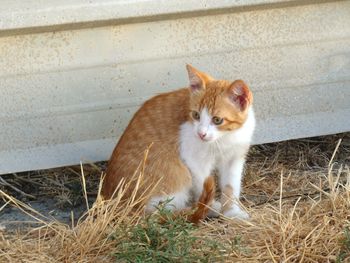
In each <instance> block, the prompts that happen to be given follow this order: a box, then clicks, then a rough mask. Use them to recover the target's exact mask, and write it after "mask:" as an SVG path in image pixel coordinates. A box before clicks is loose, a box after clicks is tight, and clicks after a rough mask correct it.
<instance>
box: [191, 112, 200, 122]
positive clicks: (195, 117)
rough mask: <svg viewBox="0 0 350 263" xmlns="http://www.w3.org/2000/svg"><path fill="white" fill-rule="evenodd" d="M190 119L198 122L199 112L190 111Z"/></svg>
mask: <svg viewBox="0 0 350 263" xmlns="http://www.w3.org/2000/svg"><path fill="white" fill-rule="evenodd" d="M192 118H193V119H194V120H197V121H198V120H199V119H200V115H199V112H198V111H192Z"/></svg>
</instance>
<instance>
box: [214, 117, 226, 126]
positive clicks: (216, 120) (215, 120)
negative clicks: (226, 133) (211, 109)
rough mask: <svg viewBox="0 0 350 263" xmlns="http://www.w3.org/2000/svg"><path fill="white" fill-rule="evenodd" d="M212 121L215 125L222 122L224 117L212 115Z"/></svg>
mask: <svg viewBox="0 0 350 263" xmlns="http://www.w3.org/2000/svg"><path fill="white" fill-rule="evenodd" d="M212 121H213V123H214V124H215V125H220V124H222V123H223V121H224V119H223V118H220V117H217V116H214V117H213V119H212Z"/></svg>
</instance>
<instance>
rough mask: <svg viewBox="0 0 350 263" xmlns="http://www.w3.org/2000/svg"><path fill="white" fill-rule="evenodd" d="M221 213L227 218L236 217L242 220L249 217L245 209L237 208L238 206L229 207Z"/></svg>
mask: <svg viewBox="0 0 350 263" xmlns="http://www.w3.org/2000/svg"><path fill="white" fill-rule="evenodd" d="M223 214H224V216H226V217H228V218H237V219H243V220H247V219H249V214H248V213H247V212H246V211H244V210H242V209H241V208H239V207H238V206H234V207H231V208H230V209H229V210H227V211H225V212H224V213H223Z"/></svg>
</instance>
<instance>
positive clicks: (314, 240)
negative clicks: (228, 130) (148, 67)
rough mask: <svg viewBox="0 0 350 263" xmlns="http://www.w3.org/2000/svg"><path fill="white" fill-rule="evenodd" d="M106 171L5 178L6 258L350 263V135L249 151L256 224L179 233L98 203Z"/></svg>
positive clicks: (210, 224)
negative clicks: (198, 254)
mask: <svg viewBox="0 0 350 263" xmlns="http://www.w3.org/2000/svg"><path fill="white" fill-rule="evenodd" d="M105 165H106V164H105V163H97V164H86V165H84V166H83V167H81V166H72V167H64V168H57V169H50V170H44V171H32V172H26V173H19V174H9V175H2V176H1V178H0V190H1V193H0V195H1V196H2V200H0V202H1V203H0V261H1V262H2V260H1V259H4V260H5V259H6V261H8V262H11V261H13V262H18V259H21V260H22V259H25V261H26V262H47V259H48V258H50V261H52V262H62V261H63V262H96V260H97V259H98V260H99V261H106V262H110V261H115V260H121V259H122V260H123V261H127V262H136V261H138V260H139V262H145V261H147V260H149V261H150V262H182V261H186V257H188V258H187V261H188V262H192V260H190V258H189V255H192V256H193V255H196V253H197V252H198V251H201V254H200V255H202V256H203V255H205V256H204V257H203V258H200V257H198V260H197V261H200V262H202V261H208V262H216V261H218V260H220V261H226V262H231V261H232V260H234V261H242V262H247V261H248V262H282V261H283V262H302V261H305V262H342V261H344V262H346V261H348V260H350V254H349V253H350V233H349V231H350V229H349V227H350V212H349V211H350V170H349V167H350V133H343V134H338V135H331V136H322V137H316V138H308V139H300V140H293V141H286V142H280V143H272V144H264V145H258V146H254V147H252V148H251V151H250V153H249V156H248V160H247V165H246V170H245V179H244V182H243V192H242V203H243V205H244V206H245V207H246V209H247V211H248V212H249V213H250V215H251V220H250V221H248V222H244V221H238V220H229V219H225V218H220V219H215V220H207V221H205V222H202V223H201V224H200V225H199V226H188V225H187V224H186V223H185V222H183V221H181V220H180V219H177V220H180V221H176V222H175V223H176V225H177V226H181V227H180V230H179V228H176V231H178V232H176V231H175V230H174V231H173V232H171V231H170V230H172V229H173V226H174V224H169V225H166V224H165V225H164V224H163V225H159V224H157V221H154V218H153V217H151V218H149V217H145V216H143V215H142V212H135V211H134V210H133V207H134V206H135V202H136V201H135V200H134V201H133V202H129V203H127V204H125V203H122V202H121V201H120V200H119V201H118V202H114V203H104V202H101V201H97V202H96V203H95V204H94V201H95V199H96V196H97V195H98V185H99V181H100V177H101V174H102V171H104V170H105ZM121 195H122V193H121ZM93 204H94V205H93ZM87 206H89V207H90V208H91V209H90V210H89V212H88V213H86V211H87V209H86V207H87ZM92 206H93V207H92ZM162 212H164V211H161V213H162ZM84 213H85V214H84ZM83 214H84V217H83V219H84V220H80V221H79V218H80V217H81V216H82V215H83ZM181 229H184V230H186V231H183V232H181ZM151 230H152V231H151ZM158 230H159V231H158ZM157 231H158V232H159V233H162V234H161V235H160V234H159V235H158V234H154V233H158V232H157ZM169 231H170V232H169ZM179 231H180V232H179ZM141 233H142V234H141ZM150 233H151V234H150ZM152 233H153V234H152ZM165 233H168V234H169V236H166V239H165V241H164V235H166V234H165ZM174 233H176V235H175V234H174ZM184 233H187V234H186V235H184ZM188 233H189V234H188ZM152 235H153V237H152ZM174 235H175V236H174ZM140 236H146V237H147V238H146V239H145V240H143V239H142V238H141V239H140ZM160 236H162V239H160ZM179 236H181V237H186V238H187V239H186V240H188V241H191V242H192V243H191V242H189V243H188V242H187V243H186V242H185V241H184V239H182V241H181V243H186V244H187V248H191V249H190V250H188V249H187V250H184V249H183V248H182V247H181V246H180V245H179V244H178V243H176V240H177V239H179ZM153 238H154V239H153ZM135 239H136V240H137V242H136V241H135ZM207 240H211V241H213V242H214V241H215V242H216V243H215V246H214V245H213V243H208V242H207ZM156 241H157V242H156ZM135 242H136V244H137V247H136V248H135V246H134V245H135ZM142 242H144V243H142ZM158 243H159V244H161V245H159V246H158V245H154V244H158ZM164 243H165V244H172V245H171V249H170V247H169V246H167V245H165V246H164ZM128 244H129V245H130V246H128ZM198 244H200V246H198ZM52 245H54V247H55V249H52V248H51V247H52ZM102 245H103V246H102ZM153 245H154V246H153ZM140 247H142V248H143V249H144V250H142V251H141V252H139V253H138V252H137V249H138V248H140ZM173 247H177V248H178V250H176V251H174V250H173ZM146 248H147V249H146ZM127 249H131V250H132V251H133V253H131V254H128V253H127V252H128V250H127ZM135 249H136V250H135ZM179 251H180V252H181V253H180V252H179ZM184 251H185V252H186V253H187V254H186V253H185V252H184ZM151 252H152V253H151ZM160 252H161V253H162V254H159V253H160ZM179 255H181V260H180V259H179V258H180V256H179ZM135 257H136V258H135ZM146 259H147V260H146Z"/></svg>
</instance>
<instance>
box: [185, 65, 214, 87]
mask: <svg viewBox="0 0 350 263" xmlns="http://www.w3.org/2000/svg"><path fill="white" fill-rule="evenodd" d="M186 69H187V72H188V78H189V81H190V89H191V91H192V92H197V91H202V90H204V89H205V84H206V82H207V81H208V80H209V79H211V77H210V76H207V75H206V74H205V73H203V72H200V71H199V70H197V69H195V68H194V67H192V66H191V65H189V64H187V65H186Z"/></svg>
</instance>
